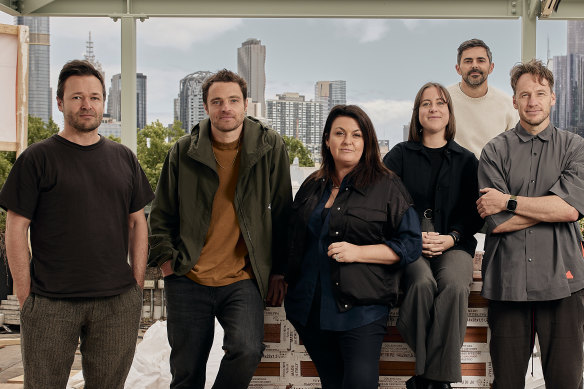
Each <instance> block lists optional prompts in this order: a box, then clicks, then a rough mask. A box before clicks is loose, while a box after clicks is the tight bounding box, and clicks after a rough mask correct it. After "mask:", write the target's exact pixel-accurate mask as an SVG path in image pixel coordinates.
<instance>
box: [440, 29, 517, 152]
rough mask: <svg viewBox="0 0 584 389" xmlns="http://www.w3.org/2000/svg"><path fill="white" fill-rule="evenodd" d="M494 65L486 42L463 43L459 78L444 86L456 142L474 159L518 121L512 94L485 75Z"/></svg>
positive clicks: (459, 61)
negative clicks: (447, 95)
mask: <svg viewBox="0 0 584 389" xmlns="http://www.w3.org/2000/svg"><path fill="white" fill-rule="evenodd" d="M494 66H495V64H494V63H493V55H492V54H491V50H490V49H489V46H487V45H486V44H485V42H483V41H482V40H480V39H471V40H468V41H465V42H462V43H461V44H460V46H459V47H458V56H457V64H456V71H457V72H458V74H460V75H461V78H462V79H461V81H460V82H459V83H456V84H454V85H451V86H449V87H448V88H447V89H448V92H450V95H451V96H452V103H453V105H454V115H455V116H456V137H455V141H456V142H457V143H458V144H460V145H461V146H463V147H464V148H467V149H468V150H470V151H472V152H473V153H474V154H475V155H476V156H477V158H480V156H481V150H482V149H483V147H484V146H485V145H486V144H487V142H488V141H490V140H491V139H492V138H494V137H495V136H496V135H498V134H500V133H501V132H503V131H507V130H508V129H510V128H513V127H515V125H516V124H517V122H518V121H519V116H518V115H517V111H516V110H515V109H514V108H513V101H512V99H511V96H509V95H507V94H506V93H504V92H503V91H501V90H499V89H496V88H494V87H492V86H491V87H489V86H488V83H487V78H488V77H489V74H491V72H492V71H493V68H494Z"/></svg>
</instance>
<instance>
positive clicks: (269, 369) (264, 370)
mask: <svg viewBox="0 0 584 389" xmlns="http://www.w3.org/2000/svg"><path fill="white" fill-rule="evenodd" d="M254 375H256V376H268V377H279V376H280V362H260V364H259V365H258V368H257V369H256V371H255V373H254Z"/></svg>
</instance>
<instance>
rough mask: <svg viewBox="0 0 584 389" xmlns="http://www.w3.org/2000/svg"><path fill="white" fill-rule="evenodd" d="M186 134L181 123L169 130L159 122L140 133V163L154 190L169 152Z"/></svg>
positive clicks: (176, 123) (147, 126)
mask: <svg viewBox="0 0 584 389" xmlns="http://www.w3.org/2000/svg"><path fill="white" fill-rule="evenodd" d="M184 134H185V132H184V130H183V129H182V128H181V123H180V122H179V121H175V122H174V123H173V125H172V127H170V128H169V127H164V125H162V123H160V121H158V120H157V121H155V122H153V123H152V124H148V125H146V126H145V127H144V128H143V129H142V130H141V131H139V132H138V139H137V141H138V144H137V149H138V150H137V151H138V153H137V154H138V161H140V165H142V169H144V173H146V177H147V178H148V181H149V182H150V185H151V186H152V189H153V190H155V189H156V185H157V184H158V178H159V177H160V171H161V170H162V165H163V164H164V159H165V158H166V154H167V153H168V150H169V149H170V147H171V146H172V145H173V144H174V143H175V142H176V141H177V140H178V138H180V137H181V136H183V135H184Z"/></svg>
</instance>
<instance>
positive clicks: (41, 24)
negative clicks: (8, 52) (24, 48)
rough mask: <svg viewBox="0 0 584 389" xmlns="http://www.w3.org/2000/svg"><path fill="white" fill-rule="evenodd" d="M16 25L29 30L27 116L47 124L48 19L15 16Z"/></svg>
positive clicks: (49, 114) (49, 103) (49, 107)
mask: <svg viewBox="0 0 584 389" xmlns="http://www.w3.org/2000/svg"><path fill="white" fill-rule="evenodd" d="M16 24H17V25H23V26H28V28H29V52H28V58H29V59H28V114H29V115H30V116H36V117H39V118H41V119H42V120H43V121H44V122H48V121H49V119H50V118H51V117H52V116H53V115H52V109H53V108H52V107H53V105H52V101H53V96H52V94H53V93H52V91H51V86H50V49H51V42H50V40H51V35H50V29H49V18H48V17H36V16H35V17H33V16H17V17H16Z"/></svg>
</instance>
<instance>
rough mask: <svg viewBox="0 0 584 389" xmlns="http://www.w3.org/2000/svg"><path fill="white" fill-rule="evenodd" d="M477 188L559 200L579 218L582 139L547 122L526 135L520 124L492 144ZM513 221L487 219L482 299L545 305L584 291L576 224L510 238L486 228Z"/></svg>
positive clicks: (583, 207)
mask: <svg viewBox="0 0 584 389" xmlns="http://www.w3.org/2000/svg"><path fill="white" fill-rule="evenodd" d="M479 185H480V187H481V188H487V187H490V188H495V189H497V190H499V191H501V192H503V193H508V194H513V195H518V196H526V197H540V196H548V195H557V196H559V197H560V198H561V199H563V200H564V201H566V202H567V203H568V204H570V205H571V206H573V207H574V208H576V210H578V212H579V213H580V215H582V214H583V213H584V139H582V137H580V136H578V135H576V134H573V133H571V132H567V131H562V130H558V129H557V128H555V127H553V126H552V125H550V126H549V127H548V128H546V129H545V130H543V131H542V132H540V133H539V134H538V135H535V136H534V135H531V134H529V133H528V132H527V131H525V129H523V128H522V127H521V125H520V124H517V126H516V127H515V128H514V129H512V130H509V131H507V132H504V133H502V134H500V135H499V136H497V137H496V138H494V139H493V140H491V141H490V142H489V143H488V144H487V145H486V146H485V148H484V149H483V152H482V155H481V159H480V162H479ZM512 216H513V213H511V212H508V211H503V212H500V213H498V214H495V215H492V216H489V217H487V218H486V220H487V223H488V226H489V233H488V234H487V238H486V240H485V255H484V258H483V269H482V270H483V292H482V294H483V296H484V297H486V298H488V299H492V300H504V301H542V300H555V299H560V298H564V297H567V296H569V295H570V294H571V293H574V292H576V291H578V290H580V289H582V288H584V259H583V257H582V245H581V244H582V243H581V242H582V236H581V233H580V229H579V226H578V223H577V222H573V223H544V222H540V223H538V224H536V225H534V226H531V227H528V228H525V229H522V230H519V231H513V232H508V233H500V234H493V233H491V231H492V230H493V229H494V228H495V227H496V226H498V225H500V224H502V223H504V222H505V221H507V220H508V219H510V218H511V217H512Z"/></svg>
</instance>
